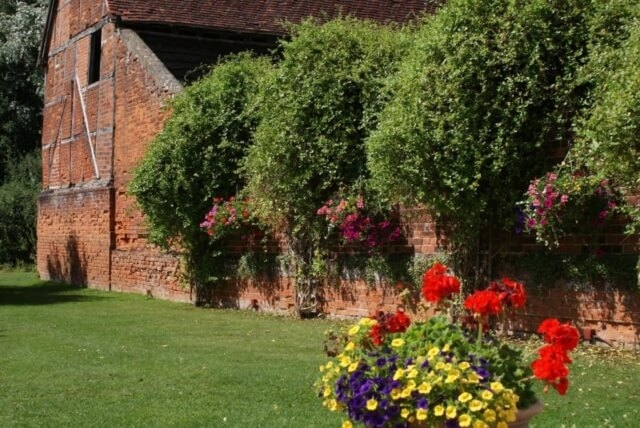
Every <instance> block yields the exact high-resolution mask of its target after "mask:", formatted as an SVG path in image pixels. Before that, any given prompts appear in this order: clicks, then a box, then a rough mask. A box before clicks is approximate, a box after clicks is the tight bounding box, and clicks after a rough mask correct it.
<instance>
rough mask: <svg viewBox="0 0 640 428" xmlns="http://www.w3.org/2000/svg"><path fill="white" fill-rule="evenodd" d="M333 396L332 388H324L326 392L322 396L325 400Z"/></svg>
mask: <svg viewBox="0 0 640 428" xmlns="http://www.w3.org/2000/svg"><path fill="white" fill-rule="evenodd" d="M330 395H331V388H329V387H328V386H325V387H324V390H323V391H322V396H323V397H324V398H328V397H329V396H330Z"/></svg>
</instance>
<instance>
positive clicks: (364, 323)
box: [358, 317, 378, 327]
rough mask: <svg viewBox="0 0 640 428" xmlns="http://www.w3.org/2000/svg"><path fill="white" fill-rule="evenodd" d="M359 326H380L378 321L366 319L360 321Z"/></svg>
mask: <svg viewBox="0 0 640 428" xmlns="http://www.w3.org/2000/svg"><path fill="white" fill-rule="evenodd" d="M358 324H360V325H361V326H363V327H373V326H374V325H376V324H378V321H377V320H374V319H373V318H368V317H365V318H362V319H360V321H359V323H358Z"/></svg>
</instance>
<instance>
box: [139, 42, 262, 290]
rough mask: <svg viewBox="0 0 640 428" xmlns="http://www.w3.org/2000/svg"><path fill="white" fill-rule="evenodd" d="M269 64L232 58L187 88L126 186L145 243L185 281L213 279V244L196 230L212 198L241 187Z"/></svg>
mask: <svg viewBox="0 0 640 428" xmlns="http://www.w3.org/2000/svg"><path fill="white" fill-rule="evenodd" d="M272 70H273V68H272V65H271V62H270V61H269V60H268V59H266V58H254V57H252V56H250V55H246V54H243V55H239V56H233V57H230V58H228V59H226V60H225V61H224V62H222V63H220V64H219V65H218V66H217V67H215V68H213V69H212V71H211V73H210V74H209V75H208V76H206V77H204V78H202V79H201V80H199V81H197V82H196V83H194V84H193V85H191V86H189V87H188V88H187V89H186V90H185V91H184V92H183V93H182V94H180V95H179V96H178V97H177V98H176V99H175V100H174V102H173V103H172V104H171V108H172V111H173V113H172V116H171V118H170V119H169V120H168V121H167V122H166V124H165V127H164V130H163V131H162V132H161V133H160V134H159V135H158V136H157V137H156V138H155V139H154V140H153V142H152V143H151V146H150V148H149V151H148V153H147V154H146V156H145V157H144V159H143V160H142V162H141V163H140V165H139V166H138V167H137V168H136V170H135V172H134V175H133V179H132V181H131V183H130V185H129V191H130V193H131V194H132V195H133V196H135V198H136V200H137V202H138V204H139V205H140V207H141V209H142V211H143V212H144V213H145V215H146V218H147V226H148V231H149V240H150V242H152V243H154V244H157V245H159V246H160V247H161V248H164V249H167V250H178V249H179V250H180V251H181V253H182V254H183V255H184V256H185V262H186V270H187V272H188V273H189V278H188V279H189V280H190V281H192V282H193V284H195V285H198V284H199V285H204V284H206V283H207V282H208V281H209V280H210V279H212V280H215V279H219V278H218V276H219V269H218V265H219V264H220V262H216V261H215V260H214V258H215V257H216V256H219V255H220V251H221V246H220V245H219V244H218V245H217V243H215V242H214V243H212V242H211V241H210V239H209V237H208V236H207V235H206V234H205V233H203V231H202V229H201V228H200V226H199V225H200V223H201V222H202V219H203V217H204V214H205V213H206V212H207V211H208V209H209V208H210V207H211V200H212V198H213V197H229V196H231V195H235V194H236V193H237V192H238V190H240V189H242V188H243V187H244V180H243V178H242V177H241V176H240V174H239V168H240V166H241V163H242V160H243V159H244V157H245V156H246V153H247V150H248V148H249V146H250V145H251V144H252V142H253V132H254V130H255V127H256V126H257V124H258V119H257V116H256V114H255V100H256V96H257V94H258V91H259V90H260V88H262V87H263V83H262V82H263V81H264V80H265V79H267V78H268V76H269V75H270V74H271V73H272Z"/></svg>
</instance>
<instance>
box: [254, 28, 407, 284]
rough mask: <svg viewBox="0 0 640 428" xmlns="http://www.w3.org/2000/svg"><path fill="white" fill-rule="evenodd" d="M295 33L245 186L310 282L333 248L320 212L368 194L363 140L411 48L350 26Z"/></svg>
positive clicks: (263, 107)
mask: <svg viewBox="0 0 640 428" xmlns="http://www.w3.org/2000/svg"><path fill="white" fill-rule="evenodd" d="M293 32H294V33H293V37H292V38H291V40H289V41H286V42H283V46H282V47H283V59H282V60H281V61H280V63H279V66H278V69H277V72H276V74H275V75H274V76H273V78H272V79H270V80H269V81H267V83H266V86H265V88H264V90H263V92H262V94H263V95H262V99H261V102H260V116H261V122H260V124H259V126H258V127H257V129H256V133H255V145H254V146H252V147H251V149H250V151H249V156H248V158H247V163H246V169H245V176H246V177H247V190H248V193H249V195H250V197H251V199H252V200H253V201H254V203H255V205H256V209H257V211H258V215H259V216H260V217H261V218H262V219H263V220H265V221H266V222H267V223H269V224H270V225H271V226H272V227H273V228H275V229H278V230H280V231H282V232H283V234H284V236H285V238H286V239H287V241H288V244H289V248H290V250H291V251H292V252H293V255H294V258H295V259H296V270H297V274H298V275H300V278H303V277H305V278H308V277H309V276H311V275H312V273H311V272H312V267H313V263H314V262H313V258H314V256H315V255H318V254H321V253H322V251H319V250H318V249H319V248H320V247H322V246H323V245H328V243H327V242H324V241H323V235H324V233H323V230H324V229H325V227H326V225H325V224H324V220H323V219H322V218H321V217H319V216H317V215H316V212H317V210H318V209H319V208H320V207H321V206H322V205H323V204H324V203H325V202H326V201H327V200H329V199H332V198H333V197H334V196H335V195H337V194H339V193H341V192H344V193H347V194H350V193H357V192H358V191H359V190H362V188H366V180H367V179H368V177H369V172H368V170H367V166H366V153H365V147H364V139H365V138H366V137H367V136H368V134H369V131H370V130H371V129H372V128H373V127H374V126H375V124H376V123H377V120H378V115H379V111H380V109H381V106H382V105H383V104H384V101H385V99H386V98H385V93H384V91H383V90H382V89H383V87H384V81H385V79H386V78H387V77H388V76H390V75H391V74H393V72H394V71H395V68H396V64H397V61H398V60H399V59H400V58H401V57H402V56H403V55H404V54H405V52H406V49H407V48H408V46H409V43H408V41H409V38H408V36H406V35H405V34H404V33H402V32H398V31H394V30H393V29H390V28H384V27H380V26H377V25H374V24H372V23H369V22H361V21H355V20H351V19H339V20H336V21H330V22H328V23H326V24H323V25H317V24H315V23H314V22H312V21H307V22H305V23H303V24H301V25H300V26H298V27H295V28H294V29H293ZM370 206H375V203H371V205H370ZM299 282H302V281H299Z"/></svg>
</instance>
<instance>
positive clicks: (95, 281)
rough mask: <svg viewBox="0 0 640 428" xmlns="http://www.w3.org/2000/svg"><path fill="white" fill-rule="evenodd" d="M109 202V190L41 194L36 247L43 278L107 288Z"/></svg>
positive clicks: (101, 188) (111, 196)
mask: <svg viewBox="0 0 640 428" xmlns="http://www.w3.org/2000/svg"><path fill="white" fill-rule="evenodd" d="M112 199H113V192H112V189H110V188H108V187H98V186H96V187H91V188H79V189H74V188H70V189H65V190H57V191H55V192H43V194H42V195H41V196H40V199H39V216H38V243H37V250H38V271H39V272H40V276H41V277H42V278H44V279H53V280H62V281H67V282H70V283H73V284H78V285H90V286H92V287H96V288H101V289H108V288H109V284H110V263H111V262H110V251H111V248H110V246H111V226H110V220H109V207H110V206H111V201H112Z"/></svg>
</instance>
